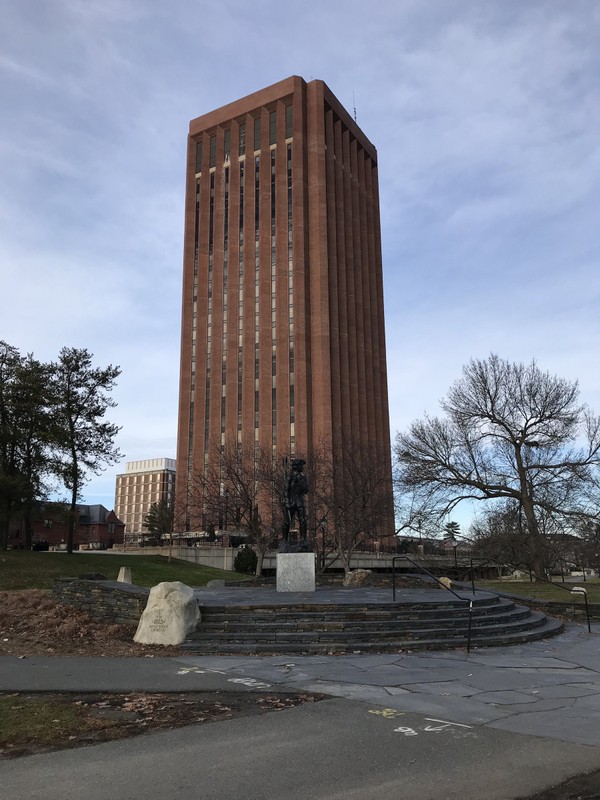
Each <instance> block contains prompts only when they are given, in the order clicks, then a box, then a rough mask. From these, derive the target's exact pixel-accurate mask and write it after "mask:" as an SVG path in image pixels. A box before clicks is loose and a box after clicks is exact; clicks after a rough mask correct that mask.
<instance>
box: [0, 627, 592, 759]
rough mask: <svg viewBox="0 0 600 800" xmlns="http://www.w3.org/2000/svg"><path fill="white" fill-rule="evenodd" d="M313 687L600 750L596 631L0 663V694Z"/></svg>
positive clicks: (9, 659)
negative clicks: (439, 647) (461, 644)
mask: <svg viewBox="0 0 600 800" xmlns="http://www.w3.org/2000/svg"><path fill="white" fill-rule="evenodd" d="M217 689H223V690H225V689H227V690H232V689H239V690H240V691H247V690H255V691H274V690H281V691H286V690H297V691H302V690H310V691H315V692H322V693H324V694H327V695H332V696H337V697H344V698H347V699H352V700H359V701H364V702H367V703H370V704H374V705H376V706H381V707H387V708H391V709H395V710H397V711H402V712H416V713H420V714H425V715H427V716H434V717H435V716H438V717H443V718H444V719H446V720H450V721H452V722H456V723H463V724H468V725H475V726H486V727H489V728H495V729H501V730H507V731H513V732H515V733H527V734H532V735H535V736H543V737H545V738H551V739H558V740H560V741H564V742H577V743H581V744H588V745H592V746H594V747H600V634H597V633H593V634H589V633H587V630H586V629H585V628H584V626H581V625H576V624H570V625H568V627H567V631H566V632H565V633H564V634H562V635H561V636H558V637H554V638H551V639H549V640H542V641H540V642H533V643H530V644H526V645H520V646H513V647H502V648H482V649H474V650H473V651H472V652H471V654H470V655H467V653H466V652H464V651H456V650H450V651H437V652H428V653H423V652H419V653H414V654H410V653H406V652H405V653H402V654H384V655H352V656H268V657H259V656H180V657H177V658H120V659H119V658H81V657H78V658H60V657H46V658H44V657H35V658H24V659H18V658H14V657H2V658H0V690H1V691H155V692H156V691H166V692H175V691H186V690H195V691H202V690H217Z"/></svg>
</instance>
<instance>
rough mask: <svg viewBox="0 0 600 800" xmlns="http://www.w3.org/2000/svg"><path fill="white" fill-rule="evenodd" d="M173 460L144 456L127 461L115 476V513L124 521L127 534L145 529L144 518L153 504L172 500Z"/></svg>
mask: <svg viewBox="0 0 600 800" xmlns="http://www.w3.org/2000/svg"><path fill="white" fill-rule="evenodd" d="M174 488H175V459H174V458H146V459H143V460H141V461H128V462H127V463H126V464H125V472H124V473H122V474H121V475H117V485H116V492H115V512H116V514H117V516H118V517H119V519H121V520H123V522H124V523H125V531H126V533H141V532H142V531H144V530H146V528H145V525H144V519H145V517H146V514H147V513H148V510H149V508H150V506H151V505H152V503H160V502H161V501H162V500H164V501H165V502H167V503H172V502H173V492H174Z"/></svg>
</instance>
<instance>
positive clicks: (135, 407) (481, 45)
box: [0, 0, 600, 508]
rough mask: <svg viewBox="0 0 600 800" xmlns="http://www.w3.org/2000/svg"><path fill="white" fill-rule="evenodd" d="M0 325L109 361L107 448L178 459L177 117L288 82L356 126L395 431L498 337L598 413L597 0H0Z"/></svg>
mask: <svg viewBox="0 0 600 800" xmlns="http://www.w3.org/2000/svg"><path fill="white" fill-rule="evenodd" d="M2 12H3V13H2V26H1V27H0V109H1V111H0V176H1V179H0V298H1V299H2V302H1V305H0V338H3V339H5V340H6V341H8V342H9V343H10V344H12V345H14V346H16V347H17V348H18V349H19V350H20V351H21V352H22V353H26V352H33V353H34V354H35V355H36V356H37V357H38V358H40V359H42V360H51V359H54V358H56V357H57V355H58V352H59V351H60V349H61V347H63V346H69V347H85V348H87V349H88V350H89V351H90V352H92V353H93V354H94V363H95V364H96V365H98V366H106V365H107V364H109V363H110V364H118V365H119V366H120V367H121V369H122V374H121V376H120V378H119V380H118V386H117V388H116V389H115V391H114V395H113V396H114V399H115V400H116V401H117V403H118V406H117V408H115V409H114V410H113V411H112V412H111V415H110V419H111V421H113V422H115V423H117V424H118V425H120V426H121V431H120V433H119V435H118V439H117V444H118V446H119V448H120V450H121V452H122V453H123V459H122V460H121V461H120V462H119V463H117V464H116V465H114V466H110V467H108V468H107V469H106V470H105V471H104V473H102V475H100V476H90V480H89V482H88V484H87V485H86V487H85V488H84V491H83V499H84V502H87V503H102V504H103V505H105V506H107V507H108V508H112V507H113V505H114V488H115V477H116V475H117V474H118V473H120V472H123V471H124V468H125V462H126V461H132V460H138V459H143V458H156V457H167V458H173V457H175V447H176V430H177V395H178V377H179V337H180V311H181V276H182V252H183V203H184V175H185V157H186V137H187V130H188V124H189V120H190V119H193V118H195V117H197V116H200V115H201V114H204V113H206V112H208V111H211V110H212V109H214V108H217V107H219V106H221V105H224V104H226V103H228V102H231V101H233V100H236V99H238V98H240V97H243V96H245V95H247V94H250V93H251V92H253V91H257V90H258V89H261V88H263V87H265V86H268V85H270V84H272V83H275V82H277V81H279V80H282V79H283V78H286V77H288V76H289V75H300V76H302V77H303V78H304V79H305V80H307V81H308V80H311V79H313V78H319V79H322V80H324V81H325V82H326V83H327V84H328V86H329V87H330V89H331V90H332V91H333V93H334V94H335V95H336V96H337V97H338V99H339V100H340V102H341V103H342V104H343V105H344V106H345V107H346V108H347V109H348V110H349V111H350V112H351V113H353V108H354V107H356V117H357V121H358V124H359V126H360V127H361V128H362V130H363V131H364V132H365V134H366V135H367V137H368V138H369V139H370V140H371V141H372V142H373V143H374V144H375V145H376V147H377V149H378V157H379V182H380V204H381V226H382V243H383V264H384V290H385V304H386V332H387V333H386V335H387V359H388V382H389V399H390V417H391V420H390V422H391V431H392V436H393V437H394V436H395V434H396V432H397V431H401V430H405V429H406V428H407V427H408V425H409V424H410V423H411V421H412V420H414V419H417V418H419V417H422V416H423V414H424V413H429V414H436V413H438V411H439V401H440V400H441V399H442V398H443V397H444V395H445V394H446V392H447V390H448V388H449V387H450V385H451V384H452V383H453V382H454V381H455V380H456V379H457V378H459V377H460V373H461V368H462V366H463V365H464V364H465V363H466V362H468V361H469V359H471V358H485V357H486V356H487V355H489V353H490V352H496V353H498V354H499V355H500V356H502V357H504V358H508V359H510V360H514V361H525V362H529V361H530V360H531V359H532V358H535V359H536V360H537V362H538V364H539V366H540V367H542V368H543V369H547V370H549V371H550V372H552V373H556V374H558V375H560V376H561V377H564V378H568V379H570V380H577V379H578V380H579V383H580V388H581V398H582V400H583V401H585V402H587V403H589V405H590V406H592V408H594V409H595V410H596V411H600V369H599V363H598V353H599V344H600V321H599V320H600V315H599V313H598V309H599V302H598V301H599V295H600V269H599V268H598V259H599V255H600V192H599V188H598V187H599V185H600V180H599V179H600V103H599V102H598V97H599V94H600V47H598V41H600V5H598V3H597V2H596V0H380V2H378V3H375V4H372V5H369V4H365V3H364V2H357V0H343V2H342V0H329V1H328V2H323V0H304V2H303V3H301V4H300V3H298V4H296V3H293V4H292V3H281V2H275V0H258V2H255V3H248V2H247V0H219V2H207V0H204V1H200V0H196V1H195V2H194V0H178V1H177V0H176V2H172V3H165V2H163V0H4V2H3V3H2Z"/></svg>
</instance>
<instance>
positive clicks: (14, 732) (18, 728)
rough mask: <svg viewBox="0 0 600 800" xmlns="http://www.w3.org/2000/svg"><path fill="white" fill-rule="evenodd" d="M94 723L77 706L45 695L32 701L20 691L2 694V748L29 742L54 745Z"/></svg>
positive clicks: (0, 728) (0, 723)
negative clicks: (26, 699)
mask: <svg viewBox="0 0 600 800" xmlns="http://www.w3.org/2000/svg"><path fill="white" fill-rule="evenodd" d="M90 727H91V726H90V725H89V723H88V721H87V720H86V718H85V717H84V715H83V714H82V711H81V709H80V708H78V707H77V706H72V705H67V704H65V703H60V702H57V701H55V700H47V699H45V698H44V697H43V696H42V697H40V698H39V699H34V700H32V701H30V702H25V701H24V700H23V699H22V698H21V697H20V696H19V695H17V694H13V695H7V696H4V697H0V748H3V747H5V746H6V745H10V746H11V747H14V746H19V745H23V744H25V743H27V742H36V744H38V745H40V746H44V745H50V744H53V743H54V742H55V741H56V740H57V739H62V740H63V741H64V739H66V738H67V737H69V736H73V735H74V734H78V733H81V731H82V730H89V729H90ZM73 738H74V736H73Z"/></svg>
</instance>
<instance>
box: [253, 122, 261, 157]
mask: <svg viewBox="0 0 600 800" xmlns="http://www.w3.org/2000/svg"><path fill="white" fill-rule="evenodd" d="M254 149H255V150H260V117H256V119H255V120H254Z"/></svg>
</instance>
